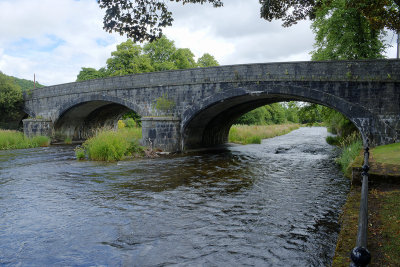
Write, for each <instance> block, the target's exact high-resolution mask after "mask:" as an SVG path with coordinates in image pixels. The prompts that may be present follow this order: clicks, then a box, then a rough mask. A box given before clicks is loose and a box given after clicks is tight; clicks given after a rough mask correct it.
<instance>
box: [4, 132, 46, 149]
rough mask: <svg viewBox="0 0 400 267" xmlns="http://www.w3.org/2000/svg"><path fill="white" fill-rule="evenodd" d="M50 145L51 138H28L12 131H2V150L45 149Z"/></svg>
mask: <svg viewBox="0 0 400 267" xmlns="http://www.w3.org/2000/svg"><path fill="white" fill-rule="evenodd" d="M49 145H50V138H49V137H46V136H35V137H32V138H28V137H26V136H25V135H24V134H23V133H21V132H17V131H12V130H0V149H1V150H5V149H22V148H32V147H45V146H49Z"/></svg>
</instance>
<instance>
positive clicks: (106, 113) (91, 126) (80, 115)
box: [54, 100, 140, 141]
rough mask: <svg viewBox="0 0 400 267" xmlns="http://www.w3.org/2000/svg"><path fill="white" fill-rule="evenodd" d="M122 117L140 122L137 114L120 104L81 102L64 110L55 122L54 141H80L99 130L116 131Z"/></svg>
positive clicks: (96, 101)
mask: <svg viewBox="0 0 400 267" xmlns="http://www.w3.org/2000/svg"><path fill="white" fill-rule="evenodd" d="M124 115H128V117H134V118H135V119H136V120H140V115H138V113H136V112H135V111H134V110H132V109H131V108H130V107H127V106H125V105H123V104H120V103H115V102H113V101H105V100H92V101H85V102H81V103H79V104H76V105H73V106H71V107H69V108H67V109H66V110H64V111H63V112H62V113H61V115H60V116H59V118H58V119H57V120H56V121H55V123H54V135H55V139H56V140H59V141H63V140H62V139H64V138H66V137H69V138H71V140H75V141H82V140H86V139H88V138H90V137H92V136H93V135H94V134H95V133H96V132H97V131H98V130H99V129H115V130H116V129H118V121H119V120H121V119H122V118H124ZM125 118H126V117H125Z"/></svg>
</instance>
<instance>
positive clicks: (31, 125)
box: [22, 119, 53, 137]
mask: <svg viewBox="0 0 400 267" xmlns="http://www.w3.org/2000/svg"><path fill="white" fill-rule="evenodd" d="M22 123H23V125H24V134H25V135H26V136H28V137H32V136H36V135H43V136H48V137H51V136H52V133H53V122H52V121H51V120H46V119H25V120H23V121H22Z"/></svg>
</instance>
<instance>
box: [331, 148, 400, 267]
mask: <svg viewBox="0 0 400 267" xmlns="http://www.w3.org/2000/svg"><path fill="white" fill-rule="evenodd" d="M362 161H363V156H362V153H360V156H358V157H357V158H356V159H355V161H353V163H352V164H351V166H350V167H352V166H356V167H360V166H361V165H362V164H363V162H362ZM369 163H370V172H369V173H370V181H371V185H370V190H369V195H368V213H369V223H368V249H369V250H370V252H371V255H372V262H371V264H370V266H400V205H399V203H400V183H399V179H397V180H396V179H389V180H387V178H388V177H390V176H396V177H399V176H400V144H399V143H397V144H390V145H385V146H378V147H375V148H373V149H371V155H370V162H369ZM349 169H351V168H348V169H347V172H348V171H349ZM371 178H373V179H371ZM388 182H390V183H388ZM360 191H361V188H360V187H353V188H352V189H351V192H350V194H349V196H348V199H347V202H346V204H345V206H344V207H343V212H342V215H341V231H340V234H339V238H338V242H337V247H336V252H335V257H334V259H333V263H332V266H349V262H350V260H349V252H350V251H351V249H353V248H354V247H355V244H356V236H357V227H358V213H359V205H360Z"/></svg>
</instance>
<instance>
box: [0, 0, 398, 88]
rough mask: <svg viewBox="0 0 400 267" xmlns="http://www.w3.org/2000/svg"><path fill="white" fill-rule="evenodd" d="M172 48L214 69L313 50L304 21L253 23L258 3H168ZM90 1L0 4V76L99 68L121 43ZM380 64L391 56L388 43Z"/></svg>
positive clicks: (62, 79) (11, 0)
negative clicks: (206, 60)
mask: <svg viewBox="0 0 400 267" xmlns="http://www.w3.org/2000/svg"><path fill="white" fill-rule="evenodd" d="M168 4H169V6H170V9H171V11H172V12H173V17H174V19H175V20H174V22H173V25H172V27H168V28H166V29H165V30H164V33H165V34H166V36H167V37H168V38H169V39H171V40H174V41H175V45H176V46H177V47H178V48H189V49H190V50H191V51H192V52H193V53H194V54H195V56H196V57H197V58H198V57H201V56H202V55H203V54H204V53H210V54H211V55H213V56H214V57H215V58H216V59H217V61H218V62H219V63H220V65H231V64H246V63H265V62H284V61H307V60H310V58H311V56H310V52H311V51H312V50H313V43H314V34H313V32H312V31H311V29H310V22H309V21H303V22H300V23H298V24H297V25H295V26H292V27H290V28H284V27H282V26H281V22H279V21H274V22H267V21H265V20H263V19H261V18H260V16H259V8H260V4H259V1H258V0H225V1H224V7H222V8H213V7H212V6H211V5H199V4H196V5H185V6H182V5H181V4H180V3H173V2H172V3H168ZM103 17H104V10H102V9H100V7H99V6H98V4H97V1H96V0H57V1H54V0H0V71H1V72H3V73H5V74H7V75H11V76H15V77H18V78H24V79H29V80H33V76H34V74H35V75H36V80H37V81H39V82H40V83H41V84H44V85H54V84H61V83H68V82H74V81H75V80H76V76H77V75H78V73H79V71H80V70H81V68H82V67H92V68H96V69H98V68H101V67H104V66H105V63H106V60H107V59H108V58H109V57H110V56H111V52H112V51H115V50H116V46H117V44H120V43H121V42H124V41H126V37H124V36H120V35H119V34H117V33H112V34H110V33H107V32H105V31H104V30H103ZM387 39H388V42H389V43H391V44H392V45H393V47H391V48H389V49H388V51H387V55H386V56H387V57H389V58H394V57H395V56H396V47H395V43H396V36H393V33H392V32H389V33H388V36H387Z"/></svg>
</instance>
